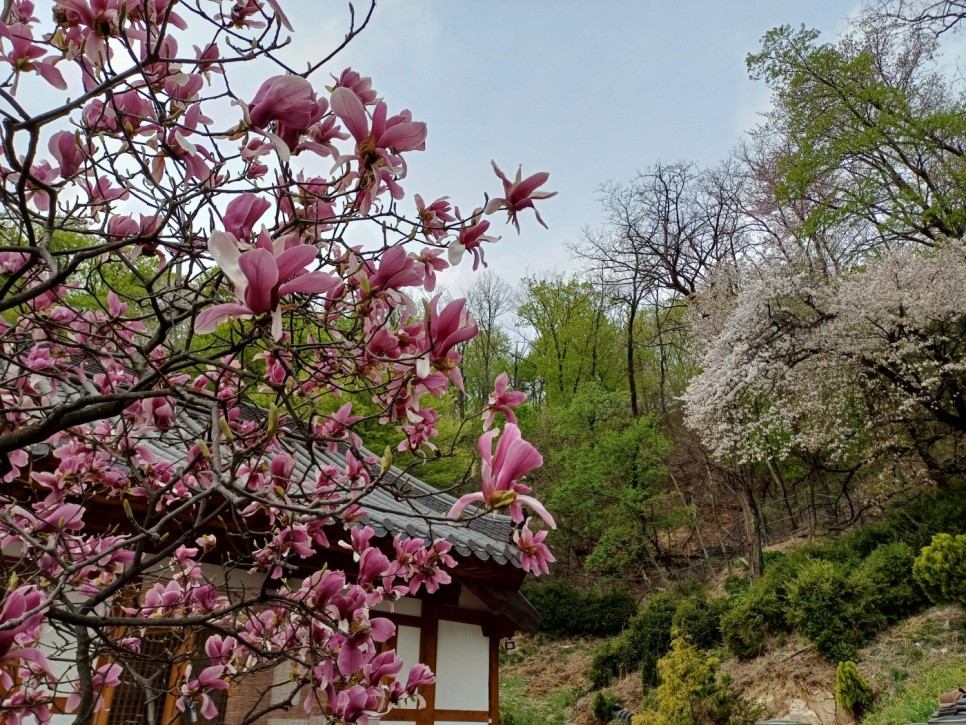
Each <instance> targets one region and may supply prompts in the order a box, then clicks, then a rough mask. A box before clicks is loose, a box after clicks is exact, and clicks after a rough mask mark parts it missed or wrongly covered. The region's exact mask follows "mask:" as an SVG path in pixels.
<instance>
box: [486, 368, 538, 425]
mask: <svg viewBox="0 0 966 725" xmlns="http://www.w3.org/2000/svg"><path fill="white" fill-rule="evenodd" d="M509 387H510V376H509V375H508V374H507V373H500V374H499V375H498V376H497V378H496V383H495V385H494V386H493V392H492V393H490V400H489V402H488V403H487V405H486V408H485V410H484V412H483V430H489V429H490V426H492V425H493V421H494V420H496V414H497V413H503V415H505V416H506V419H507V422H508V423H516V422H517V416H516V414H515V413H514V412H513V408H516V407H517V406H518V405H520V404H521V403H522V402H523V401H524V400H526V399H527V394H526V393H521V392H512V393H508V392H507V388H509Z"/></svg>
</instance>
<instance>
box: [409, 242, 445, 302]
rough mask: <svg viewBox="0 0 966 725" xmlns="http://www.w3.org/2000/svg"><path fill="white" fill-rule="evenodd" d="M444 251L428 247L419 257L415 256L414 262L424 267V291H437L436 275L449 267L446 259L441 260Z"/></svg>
mask: <svg viewBox="0 0 966 725" xmlns="http://www.w3.org/2000/svg"><path fill="white" fill-rule="evenodd" d="M442 254H443V250H442V249H430V248H429V247H426V248H425V249H423V250H422V251H421V252H420V253H419V254H418V255H415V254H413V255H412V257H413V260H414V261H415V262H416V263H417V264H421V265H422V266H423V289H425V290H426V291H427V292H432V291H433V290H435V289H436V273H437V272H442V271H443V270H444V269H446V268H447V267H449V264H447V262H446V260H445V259H440V256H442Z"/></svg>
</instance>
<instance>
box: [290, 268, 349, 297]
mask: <svg viewBox="0 0 966 725" xmlns="http://www.w3.org/2000/svg"><path fill="white" fill-rule="evenodd" d="M336 284H338V280H337V279H336V278H335V277H333V276H332V275H331V274H326V273H325V272H309V273H308V274H303V275H302V276H301V277H296V278H295V279H293V280H291V281H290V282H286V283H285V284H283V285H282V286H281V287H279V288H278V296H279V297H284V296H285V295H292V294H298V293H300V292H303V293H306V294H326V293H328V292H331V291H332V290H333V288H334V287H335V285H336Z"/></svg>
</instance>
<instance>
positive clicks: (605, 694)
mask: <svg viewBox="0 0 966 725" xmlns="http://www.w3.org/2000/svg"><path fill="white" fill-rule="evenodd" d="M618 707H619V705H618V703H617V695H615V694H614V693H613V692H609V691H608V690H600V691H599V692H598V693H597V694H596V695H595V696H594V704H593V711H594V717H596V718H597V719H598V720H600V721H601V722H610V721H611V720H612V719H613V718H614V712H615V711H616V710H617V709H618Z"/></svg>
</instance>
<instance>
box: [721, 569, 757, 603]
mask: <svg viewBox="0 0 966 725" xmlns="http://www.w3.org/2000/svg"><path fill="white" fill-rule="evenodd" d="M749 586H751V582H749V581H748V577H744V576H738V575H737V574H729V575H728V576H727V577H726V578H725V581H724V588H725V591H726V592H728V594H729V596H731V597H732V598H734V597H738V596H741V595H742V594H744V593H745V592H746V591H748V587H749Z"/></svg>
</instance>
